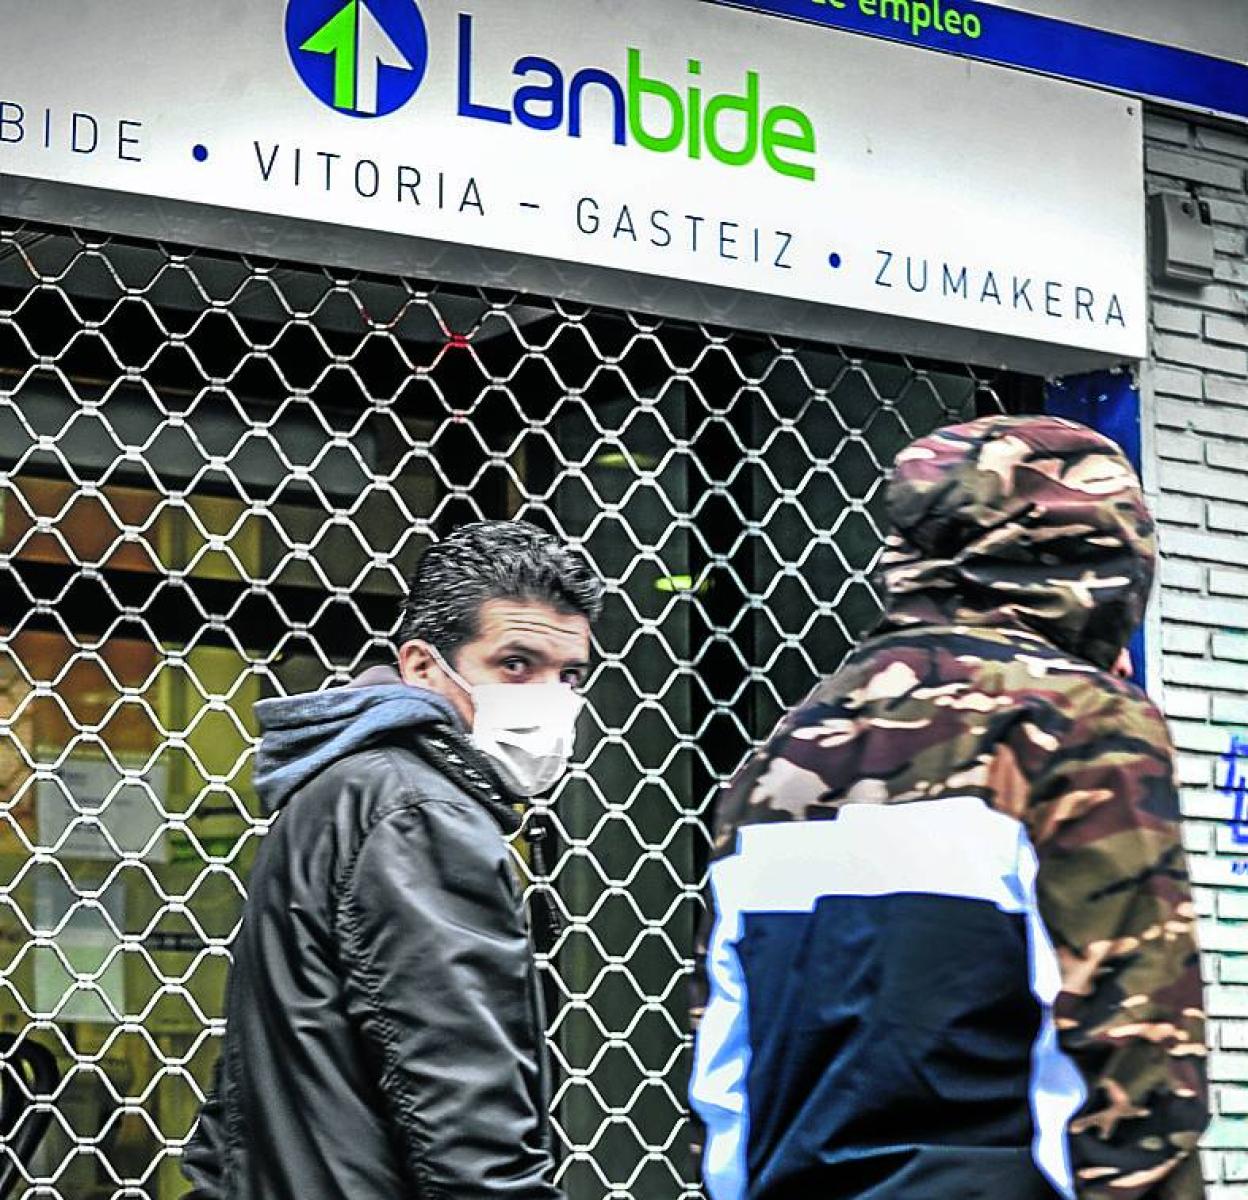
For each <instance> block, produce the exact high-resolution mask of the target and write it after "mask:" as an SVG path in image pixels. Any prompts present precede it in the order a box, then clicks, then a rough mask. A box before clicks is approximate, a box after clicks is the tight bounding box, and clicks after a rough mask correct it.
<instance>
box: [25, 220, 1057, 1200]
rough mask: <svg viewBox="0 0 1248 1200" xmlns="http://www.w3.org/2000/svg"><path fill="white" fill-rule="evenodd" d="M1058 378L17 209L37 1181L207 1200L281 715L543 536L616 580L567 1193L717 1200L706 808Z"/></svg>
mask: <svg viewBox="0 0 1248 1200" xmlns="http://www.w3.org/2000/svg"><path fill="white" fill-rule="evenodd" d="M1039 395H1040V392H1039V381H1037V380H1033V379H1029V378H1022V377H1017V376H1007V375H993V374H991V373H981V372H978V371H973V370H970V369H968V368H965V367H958V366H950V365H947V364H944V365H942V364H930V363H921V362H916V361H911V360H906V359H903V358H900V357H897V356H894V355H889V354H886V353H883V352H880V353H870V354H868V353H864V352H859V351H850V350H847V349H843V348H839V347H835V346H831V345H813V344H805V343H802V344H798V343H790V342H785V341H781V340H779V339H775V338H770V337H766V336H762V335H758V334H746V333H741V332H735V331H732V330H726V329H717V328H710V327H701V326H695V325H689V324H682V323H677V322H670V321H663V320H659V319H657V318H651V317H641V316H637V315H631V314H626V313H617V312H610V311H605V310H598V309H588V308H582V307H576V306H572V305H569V304H564V303H559V302H554V301H549V300H545V299H538V298H533V297H528V296H519V295H514V294H509V293H502V292H491V291H481V290H476V289H467V288H457V287H451V286H446V285H438V286H435V285H426V284H421V283H416V282H413V281H408V280H400V279H383V278H376V277H365V276H360V275H353V274H350V273H343V272H336V271H328V270H320V269H316V268H312V267H296V266H291V265H287V264H281V263H274V262H267V261H260V260H256V259H250V258H244V257H242V256H233V255H225V254H208V253H201V252H195V251H191V250H187V249H185V248H181V247H173V246H156V245H149V244H142V243H134V242H127V241H121V240H116V239H113V240H110V239H103V238H98V239H97V238H88V237H86V236H84V235H81V234H75V233H72V232H70V231H67V230H63V229H51V228H39V227H32V226H17V225H12V224H10V225H4V223H3V222H2V221H0V471H2V472H3V474H2V475H0V947H2V949H0V964H2V971H0V1031H3V1032H6V1033H8V1034H9V1035H11V1036H13V1037H15V1039H16V1044H17V1045H19V1046H20V1045H21V1043H22V1042H23V1041H31V1042H34V1043H38V1044H41V1045H43V1046H46V1047H47V1048H48V1049H50V1050H52V1051H54V1052H55V1054H56V1057H57V1062H58V1066H59V1071H60V1075H61V1078H60V1082H59V1083H58V1084H57V1085H56V1087H55V1089H54V1090H53V1091H50V1092H47V1093H40V1094H39V1095H38V1096H37V1097H36V1102H35V1103H34V1104H33V1106H25V1111H24V1113H23V1114H22V1115H19V1116H17V1117H16V1118H15V1119H16V1120H18V1121H28V1120H31V1119H33V1116H34V1115H35V1114H37V1113H39V1112H50V1113H51V1114H52V1124H51V1126H50V1128H49V1130H48V1132H47V1134H46V1135H45V1137H44V1138H43V1140H42V1143H41V1145H40V1146H39V1147H38V1149H37V1151H36V1152H35V1154H34V1156H33V1158H32V1159H31V1160H30V1161H29V1162H28V1163H26V1164H24V1165H23V1168H22V1170H23V1172H24V1174H23V1175H22V1178H24V1179H25V1180H27V1182H28V1183H29V1182H30V1181H35V1182H37V1184H38V1186H39V1188H41V1189H42V1190H39V1191H37V1192H36V1193H33V1194H39V1195H47V1196H60V1197H63V1198H65V1200H69V1198H73V1200H103V1198H104V1197H110V1198H111V1197H119V1196H125V1197H149V1198H153V1200H172V1198H174V1197H177V1196H180V1195H182V1194H183V1192H184V1191H185V1190H186V1186H185V1185H184V1184H183V1183H182V1181H181V1177H180V1174H179V1172H178V1162H177V1159H178V1153H179V1150H180V1147H181V1145H182V1143H183V1142H184V1140H185V1138H186V1137H187V1136H188V1134H189V1132H190V1129H191V1126H192V1124H193V1121H194V1118H195V1114H196V1111H197V1108H198V1104H199V1102H200V1099H201V1097H202V1093H203V1091H204V1089H205V1088H206V1087H207V1086H208V1082H209V1080H210V1077H211V1069H212V1064H213V1062H214V1060H215V1057H216V1054H217V1047H218V1044H219V1043H218V1035H219V1034H220V1032H221V1029H222V1022H223V1021H224V1018H225V1013H224V1011H223V1007H222V1004H223V984H224V977H225V971H226V967H227V964H228V949H229V944H230V941H231V939H232V935H233V933H234V931H235V929H236V927H237V923H238V921H239V919H240V916H241V913H242V905H243V899H244V895H245V889H246V884H247V875H248V867H249V864H250V862H251V860H252V857H253V855H254V851H255V848H256V846H257V844H258V841H259V839H260V838H261V837H263V836H264V832H265V830H266V828H267V822H266V819H265V817H264V816H263V814H262V813H261V812H260V811H259V808H258V806H257V803H256V800H255V796H254V793H253V791H252V787H251V766H250V758H251V752H252V749H253V747H254V744H255V736H256V732H257V731H256V727H255V723H254V718H253V715H252V705H253V704H254V702H255V701H256V700H257V699H258V698H259V697H261V696H265V695H274V694H279V693H282V692H291V691H299V690H308V689H313V688H318V687H321V686H324V685H326V684H328V683H333V682H341V681H343V680H345V679H347V678H349V677H350V675H351V674H352V673H353V672H355V671H357V670H359V669H360V668H362V667H363V666H366V665H370V664H371V663H373V662H377V661H383V660H384V659H385V658H386V657H387V655H389V653H390V649H389V638H390V635H391V633H392V631H393V628H394V624H395V620H396V618H397V615H398V601H399V599H400V598H401V596H402V593H403V587H404V578H405V574H406V572H407V571H408V570H409V569H410V567H411V565H412V563H413V562H414V560H415V558H416V556H417V555H418V553H419V551H420V549H421V548H422V547H423V546H424V545H426V544H427V543H428V541H429V540H430V539H431V538H435V537H437V536H439V535H440V534H443V533H445V532H446V531H448V530H449V529H451V528H453V527H454V526H455V525H457V524H459V523H462V522H464V521H468V520H473V519H478V518H481V517H510V516H516V515H519V516H524V517H526V518H528V519H530V520H533V521H536V522H537V523H539V524H542V525H544V526H546V527H548V528H551V529H555V530H558V531H560V532H562V533H563V534H565V535H566V536H568V537H570V538H572V539H574V540H576V541H577V542H578V543H579V544H580V545H582V546H583V547H584V549H585V551H586V553H587V554H588V555H589V557H590V558H591V559H592V561H593V562H594V564H595V565H596V567H597V568H598V570H599V571H600V572H601V573H602V575H603V576H604V577H605V578H606V579H607V581H608V596H607V606H606V612H605V615H604V618H603V620H602V622H601V625H600V627H599V628H598V630H597V633H596V648H597V655H598V658H597V665H596V667H595V669H594V672H593V676H592V680H591V683H590V687H589V699H590V712H589V713H588V714H587V715H586V717H585V718H584V723H583V725H582V727H581V742H580V750H581V765H580V766H578V768H577V770H576V771H575V772H574V773H573V775H572V776H571V777H570V778H569V779H568V780H567V781H566V782H565V783H564V785H563V786H562V787H561V789H560V791H559V792H558V794H557V795H556V796H555V797H554V798H553V799H552V800H551V801H550V802H549V804H548V805H547V806H546V807H547V809H548V813H549V823H550V827H551V829H552V831H553V840H554V843H555V851H556V854H555V855H554V860H553V862H554V865H553V867H552V875H551V878H550V879H547V880H541V881H537V886H542V887H546V888H550V889H552V890H553V891H554V893H555V894H556V895H557V897H558V899H559V902H560V904H561V906H562V908H563V909H564V911H565V913H566V914H567V916H568V917H569V920H570V924H569V928H568V931H567V932H566V933H565V934H564V936H563V938H562V940H561V941H560V943H559V944H558V945H557V946H556V947H555V949H554V951H553V953H552V955H551V958H550V962H549V968H548V971H547V979H548V993H549V998H550V1000H551V1004H550V1006H549V1018H550V1040H551V1046H552V1051H553V1054H554V1058H555V1061H556V1067H557V1092H556V1096H555V1101H554V1117H555V1128H556V1132H557V1136H558V1138H559V1147H558V1151H559V1158H560V1172H561V1181H562V1183H563V1185H564V1187H565V1188H566V1190H567V1191H568V1194H569V1196H571V1197H572V1198H573V1200H591V1198H598V1197H612V1198H614V1197H623V1196H626V1195H637V1196H646V1197H648V1196H655V1197H658V1196H674V1195H677V1194H681V1195H689V1196H692V1195H695V1194H696V1191H695V1190H694V1187H693V1184H692V1177H691V1167H690V1163H689V1161H688V1155H687V1153H686V1151H685V1149H684V1142H685V1115H684V1080H685V1077H686V1075H687V1071H688V1037H687V1020H686V1011H685V1010H686V984H687V973H688V963H689V959H690V956H691V950H692V940H693V931H694V927H695V925H696V921H697V916H698V908H699V891H700V885H701V877H702V872H703V869H704V866H705V859H706V853H707V837H706V832H705V820H706V817H707V814H708V811H709V806H710V805H711V803H712V800H713V795H714V791H715V788H716V786H717V784H718V783H719V782H720V781H721V780H722V778H723V777H724V776H725V775H727V774H728V773H730V772H731V771H732V770H733V769H734V768H735V767H736V765H737V764H738V763H739V762H740V761H741V759H742V758H743V756H744V755H745V754H746V753H747V752H748V750H749V749H750V747H751V746H752V745H753V744H755V743H756V742H757V741H758V740H759V739H761V738H762V737H764V736H765V735H766V734H767V732H768V731H769V729H770V728H771V726H772V725H773V724H774V723H775V721H776V719H777V718H778V717H779V715H780V714H781V712H782V711H783V710H784V708H785V707H786V706H788V705H790V704H792V703H794V702H795V701H796V700H798V699H799V698H800V697H801V696H802V695H803V694H804V693H805V692H806V691H807V690H808V689H809V688H810V687H811V685H812V684H813V682H814V680H815V679H816V677H817V675H818V674H819V673H820V672H824V671H828V670H831V669H833V668H835V666H836V665H837V664H838V662H839V661H840V660H841V658H842V657H843V656H844V654H845V652H846V651H847V649H848V648H849V646H850V645H851V643H852V642H853V640H854V639H855V638H856V637H857V636H858V635H859V634H861V632H862V631H863V630H864V629H866V628H867V627H868V626H869V625H870V624H871V622H872V621H873V619H874V618H875V616H876V614H877V613H878V602H877V599H876V595H875V593H874V592H873V590H872V587H871V584H870V581H869V571H870V568H871V566H872V563H873V561H874V559H875V556H876V554H877V552H878V549H879V545H880V526H881V503H882V482H883V478H884V470H885V468H886V466H887V464H888V463H889V462H890V461H891V458H892V456H893V455H894V454H895V453H896V452H897V450H899V449H900V448H901V447H902V446H903V445H905V444H906V442H907V441H908V440H910V438H911V437H913V436H915V435H917V434H920V433H923V432H926V431H928V430H930V429H932V428H934V427H936V426H938V425H940V424H942V423H944V422H947V421H950V420H954V419H958V418H964V417H971V416H974V415H976V414H977V413H980V412H986V411H997V410H1002V409H1007V410H1011V411H1019V410H1025V409H1028V408H1032V407H1037V406H1038V404H1039ZM524 863H525V855H524V848H523V846H522V845H518V846H517V864H518V867H519V869H521V870H522V871H524V870H525V869H526V868H525V866H524ZM21 1090H22V1089H21V1087H20V1086H19V1085H18V1084H17V1083H16V1082H15V1080H14V1078H13V1076H12V1072H10V1075H9V1077H7V1078H6V1079H5V1080H4V1081H3V1093H4V1095H5V1096H8V1095H9V1094H14V1095H17V1094H20V1092H21ZM4 1111H5V1112H6V1113H8V1112H10V1109H9V1108H8V1107H7V1105H6V1107H5V1108H4ZM13 1111H16V1110H13Z"/></svg>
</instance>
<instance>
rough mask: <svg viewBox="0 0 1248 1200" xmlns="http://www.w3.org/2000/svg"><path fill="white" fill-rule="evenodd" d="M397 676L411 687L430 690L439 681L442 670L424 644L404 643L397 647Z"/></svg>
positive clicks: (434, 687) (434, 688)
mask: <svg viewBox="0 0 1248 1200" xmlns="http://www.w3.org/2000/svg"><path fill="white" fill-rule="evenodd" d="M399 676H400V677H401V678H402V680H403V682H404V683H407V684H410V685H411V686H412V687H423V688H432V689H433V690H434V691H436V690H438V689H437V688H436V686H435V685H436V684H437V683H439V682H440V681H441V676H442V669H441V668H440V667H439V666H438V664H437V660H436V659H435V658H434V657H433V655H432V654H430V653H429V647H428V646H427V645H426V644H425V643H424V642H419V641H417V642H404V643H403V645H402V646H400V647H399Z"/></svg>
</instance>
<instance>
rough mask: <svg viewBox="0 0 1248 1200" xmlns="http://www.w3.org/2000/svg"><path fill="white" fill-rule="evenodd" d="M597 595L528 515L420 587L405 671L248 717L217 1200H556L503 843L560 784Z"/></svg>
mask: <svg viewBox="0 0 1248 1200" xmlns="http://www.w3.org/2000/svg"><path fill="white" fill-rule="evenodd" d="M601 603H602V585H601V583H600V582H599V580H598V579H596V578H595V577H594V576H593V575H592V574H591V572H590V571H589V569H588V567H587V566H586V564H585V563H584V561H583V560H582V559H581V558H580V556H579V555H577V554H575V553H574V552H573V551H571V550H569V549H568V548H567V547H565V546H563V545H562V544H561V543H559V542H558V541H557V540H556V539H555V538H554V537H552V536H550V535H549V534H546V533H543V532H541V531H540V530H538V529H536V528H534V527H533V526H531V525H527V524H524V523H522V522H514V523H512V522H482V523H480V524H476V525H470V526H466V527H464V528H462V529H460V530H458V531H456V532H455V533H454V534H452V535H451V536H450V537H448V538H447V539H445V540H444V541H442V542H439V543H437V544H435V545H433V546H431V547H430V548H429V549H428V550H427V551H426V552H425V554H424V556H423V558H422V559H421V561H420V563H419V565H418V566H417V568H416V571H415V573H414V575H413V577H412V580H411V587H410V592H409V595H408V598H407V601H406V604H405V607H404V612H403V618H402V622H401V625H400V630H399V642H400V649H399V654H398V663H397V666H396V667H378V668H373V669H372V670H370V671H366V672H365V673H364V674H363V675H362V676H360V677H359V678H358V679H356V680H355V681H354V682H353V683H352V684H350V685H349V686H347V687H344V688H333V689H330V690H327V691H322V692H317V693H313V694H310V695H303V696H291V697H286V698H282V699H275V700H266V701H262V702H261V703H260V704H259V705H257V715H258V717H259V720H260V725H261V728H262V730H263V734H264V737H263V741H262V743H261V746H260V750H259V753H258V755H257V758H256V767H255V785H256V790H257V792H258V794H259V796H260V799H261V801H262V803H263V804H264V805H265V807H266V810H267V811H269V812H271V813H278V814H279V815H278V817H277V820H276V821H275V823H274V826H273V829H272V831H271V832H270V833H269V835H268V836H267V837H266V838H265V839H264V843H263V845H262V846H261V849H260V852H259V854H258V855H257V857H256V864H255V867H254V869H253V871H252V874H251V878H250V883H249V896H248V901H247V907H246V913H245V916H244V920H243V924H242V927H241V930H240V932H239V935H238V938H237V941H236V942H235V945H234V963H233V968H232V971H231V975H230V984H229V995H228V1003H227V1029H226V1035H225V1045H224V1048H223V1051H222V1054H221V1058H220V1061H219V1064H218V1068H217V1076H216V1081H215V1088H214V1093H213V1096H212V1097H211V1099H210V1100H209V1102H208V1103H207V1104H206V1105H205V1107H204V1111H203V1113H202V1114H201V1118H200V1122H199V1126H198V1128H197V1130H196V1133H195V1135H194V1137H193V1138H192V1140H191V1143H190V1144H189V1146H188V1148H187V1150H186V1153H185V1157H184V1164H183V1165H184V1171H185V1173H186V1175H187V1177H188V1178H189V1179H190V1180H191V1181H192V1183H193V1184H194V1185H195V1189H196V1190H195V1192H193V1193H192V1195H193V1196H194V1197H196V1198H202V1200H217V1198H218V1197H220V1198H221V1200H295V1198H296V1197H297V1198H298V1200H342V1198H343V1197H350V1200H382V1198H383V1197H384V1198H385V1200H394V1198H395V1197H398V1196H428V1197H431V1198H432V1197H445V1198H447V1200H451V1198H453V1200H559V1196H560V1193H559V1191H558V1190H557V1189H556V1188H555V1186H554V1184H553V1183H552V1182H551V1174H552V1162H551V1155H550V1147H549V1129H548V1125H547V1117H546V1109H547V1103H548V1099H549V1089H548V1084H547V1066H546V1059H545V1054H544V1050H543V1045H542V1031H543V1017H542V1011H541V1008H542V1006H541V1001H540V992H539V986H538V981H537V979H536V976H535V971H534V964H533V955H532V951H531V948H530V944H529V939H528V934H527V927H526V921H525V916H524V912H523V908H522V903H521V896H520V891H519V888H518V884H517V881H516V878H515V876H514V874H513V871H512V866H511V863H510V862H509V851H508V848H507V845H506V842H505V837H506V836H507V835H510V834H512V833H514V832H515V831H516V830H517V828H518V826H519V823H520V819H519V817H518V816H517V815H516V807H515V806H516V803H517V801H518V800H519V799H522V798H526V797H529V796H534V795H537V794H538V793H540V792H542V791H545V790H547V789H548V788H550V787H551V786H552V785H553V784H554V783H555V782H556V781H557V780H558V779H559V777H560V775H562V774H563V772H564V770H565V769H566V768H567V765H568V759H569V756H570V755H571V752H572V743H573V736H574V734H573V727H574V725H575V722H576V718H577V714H578V712H579V711H580V707H581V700H580V697H579V696H578V695H577V693H576V688H577V686H578V685H579V684H580V683H581V682H582V681H583V679H584V677H585V673H586V670H587V665H588V659H589V648H590V643H589V631H590V622H591V621H592V620H594V619H595V618H596V617H597V615H598V613H599V611H600V608H601Z"/></svg>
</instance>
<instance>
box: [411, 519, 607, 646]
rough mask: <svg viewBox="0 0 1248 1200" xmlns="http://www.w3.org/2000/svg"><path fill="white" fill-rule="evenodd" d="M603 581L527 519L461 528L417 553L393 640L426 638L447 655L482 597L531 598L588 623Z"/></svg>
mask: <svg viewBox="0 0 1248 1200" xmlns="http://www.w3.org/2000/svg"><path fill="white" fill-rule="evenodd" d="M602 591H603V588H602V581H601V580H600V579H599V578H598V577H597V576H596V575H595V574H594V573H593V572H592V571H591V570H590V568H589V565H588V564H587V563H586V561H585V559H584V558H583V557H582V556H581V555H580V554H579V553H577V551H575V550H573V549H572V548H571V547H570V546H567V545H565V544H564V543H563V542H561V541H559V539H558V538H556V537H555V536H554V535H553V534H550V533H546V532H545V531H544V530H541V529H538V528H537V526H536V525H530V524H529V523H528V522H527V521H477V522H475V523H474V524H471V525H462V526H460V528H458V529H456V530H455V531H454V532H453V533H451V534H450V535H449V536H448V537H446V538H444V539H443V540H442V541H440V542H434V544H433V545H432V546H430V547H429V548H428V549H426V550H425V552H424V554H422V555H421V558H420V561H419V562H418V563H417V564H416V569H415V570H414V571H413V572H412V576H411V579H410V580H409V581H408V589H407V599H406V600H405V601H404V603H403V615H402V618H401V619H400V621H399V635H398V636H399V644H400V645H403V644H405V643H407V642H412V641H417V640H419V641H423V642H428V643H429V644H430V645H432V646H435V647H436V648H437V649H438V650H439V651H441V652H442V654H444V655H446V656H447V657H448V658H449V657H450V655H451V654H453V653H454V652H455V651H456V650H457V649H458V648H459V647H460V646H462V645H463V644H464V643H465V642H470V641H472V639H473V638H475V637H476V636H477V633H478V631H479V628H480V627H479V617H480V613H481V606H482V605H483V604H484V603H485V602H486V601H487V600H536V601H540V602H542V603H545V604H549V605H550V606H551V607H552V608H556V609H558V610H560V611H561V612H567V613H579V614H581V615H582V616H584V617H587V618H588V619H589V620H590V621H594V620H597V618H598V614H599V613H600V612H601V611H602Z"/></svg>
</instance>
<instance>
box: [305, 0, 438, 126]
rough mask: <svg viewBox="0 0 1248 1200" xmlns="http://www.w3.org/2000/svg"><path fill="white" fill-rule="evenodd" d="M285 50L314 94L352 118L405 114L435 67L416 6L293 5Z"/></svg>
mask: <svg viewBox="0 0 1248 1200" xmlns="http://www.w3.org/2000/svg"><path fill="white" fill-rule="evenodd" d="M286 48H287V49H288V50H289V51H290V61H291V62H292V63H294V65H295V70H296V71H298V72H299V78H300V79H302V80H303V82H304V83H305V84H306V85H307V87H308V90H309V91H310V92H311V93H312V94H313V95H314V96H315V97H316V98H317V99H318V100H320V101H322V102H323V103H324V104H328V105H329V107H330V108H332V109H334V110H335V111H336V112H340V113H346V114H347V115H348V116H352V117H384V116H385V115H386V114H387V113H392V112H394V111H395V110H396V109H399V108H402V107H403V105H405V104H406V103H407V102H408V101H409V100H410V99H411V98H412V97H413V96H414V95H415V94H416V89H417V88H419V87H420V83H421V80H422V79H424V77H425V68H426V67H427V66H428V65H429V36H428V34H427V33H426V32H425V22H424V19H423V18H422V17H421V15H420V9H419V8H417V7H416V0H290V3H289V5H288V6H287V8H286Z"/></svg>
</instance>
